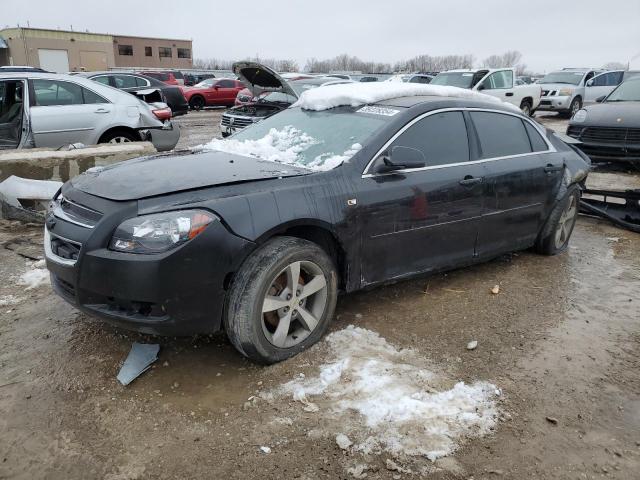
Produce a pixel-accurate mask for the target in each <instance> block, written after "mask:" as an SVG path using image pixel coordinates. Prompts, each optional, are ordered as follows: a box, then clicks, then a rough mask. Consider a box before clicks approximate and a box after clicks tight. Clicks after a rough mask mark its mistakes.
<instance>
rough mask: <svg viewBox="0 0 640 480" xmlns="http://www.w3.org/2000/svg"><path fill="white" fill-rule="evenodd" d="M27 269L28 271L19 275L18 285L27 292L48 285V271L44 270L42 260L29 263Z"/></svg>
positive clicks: (44, 266)
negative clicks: (22, 286) (24, 287)
mask: <svg viewBox="0 0 640 480" xmlns="http://www.w3.org/2000/svg"><path fill="white" fill-rule="evenodd" d="M28 267H29V269H28V270H27V271H26V272H24V273H23V274H22V275H20V278H19V279H18V284H19V285H24V286H26V289H27V290H31V289H33V288H38V287H40V286H42V285H46V284H48V283H49V270H47V269H46V265H45V261H44V260H38V261H37V262H33V263H29V264H28Z"/></svg>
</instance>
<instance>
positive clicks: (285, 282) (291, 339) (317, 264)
mask: <svg viewBox="0 0 640 480" xmlns="http://www.w3.org/2000/svg"><path fill="white" fill-rule="evenodd" d="M296 277H297V278H296ZM337 296H338V280H337V273H336V267H335V265H334V263H333V260H332V259H331V258H330V257H329V255H327V253H326V252H325V251H324V250H323V249H322V248H321V247H319V246H318V245H317V244H315V243H313V242H309V241H307V240H302V239H299V238H294V237H276V238H274V239H272V240H269V241H268V242H267V243H265V244H264V245H263V246H261V247H260V248H259V249H258V250H256V251H255V252H253V253H252V254H251V255H250V256H249V258H247V260H246V261H245V262H244V264H243V265H242V267H241V268H240V270H239V271H238V272H237V274H236V275H235V277H234V279H233V281H232V284H231V288H230V290H229V293H228V297H227V305H226V309H225V316H224V325H225V330H226V332H227V335H228V337H229V339H230V340H231V343H232V344H233V345H234V346H235V347H236V349H237V350H238V351H239V352H240V353H242V354H243V355H245V356H246V357H248V358H249V359H251V360H253V361H255V362H259V363H264V364H271V363H276V362H280V361H282V360H285V359H287V358H289V357H291V356H293V355H296V354H297V353H299V352H301V351H303V350H305V349H306V348H308V347H310V346H311V345H313V344H314V343H316V342H317V341H318V340H320V338H322V336H323V335H324V333H325V332H326V330H327V328H328V327H329V323H330V321H331V318H332V317H333V312H334V310H335V306H336V301H337Z"/></svg>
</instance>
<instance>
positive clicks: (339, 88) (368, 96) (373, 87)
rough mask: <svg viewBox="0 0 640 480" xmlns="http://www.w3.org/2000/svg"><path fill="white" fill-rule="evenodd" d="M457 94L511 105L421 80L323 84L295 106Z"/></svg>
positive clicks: (314, 107) (322, 106) (317, 107)
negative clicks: (415, 81)
mask: <svg viewBox="0 0 640 480" xmlns="http://www.w3.org/2000/svg"><path fill="white" fill-rule="evenodd" d="M421 95H425V96H439V97H458V98H466V99H470V100H479V101H483V102H493V103H498V104H501V105H511V104H508V103H505V102H502V100H500V99H499V98H496V97H492V96H491V95H485V94H484V93H479V92H476V91H473V90H467V89H464V88H458V87H449V86H443V85H425V84H420V83H400V82H370V83H343V84H339V85H326V86H323V87H322V88H315V89H313V90H307V91H305V92H303V93H302V95H300V98H299V99H298V101H297V102H296V103H295V104H294V105H293V106H294V107H301V108H303V109H305V110H315V111H320V110H328V109H330V108H334V107H339V106H343V105H346V106H352V107H357V106H359V105H366V104H369V103H376V102H380V101H383V100H389V99H391V98H397V97H415V96H421Z"/></svg>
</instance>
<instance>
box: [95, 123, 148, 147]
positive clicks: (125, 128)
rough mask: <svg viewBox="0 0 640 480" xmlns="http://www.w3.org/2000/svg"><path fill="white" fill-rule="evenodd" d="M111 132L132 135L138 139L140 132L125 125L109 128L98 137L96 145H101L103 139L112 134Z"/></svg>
mask: <svg viewBox="0 0 640 480" xmlns="http://www.w3.org/2000/svg"><path fill="white" fill-rule="evenodd" d="M113 132H127V133H131V134H133V135H134V136H137V137H138V138H139V137H140V132H139V131H138V130H136V129H135V128H132V127H128V126H126V125H116V126H114V127H109V128H107V129H106V130H105V131H104V132H102V133H101V134H100V136H99V137H98V143H102V141H103V139H104V138H105V137H106V136H107V135H108V134H110V133H113ZM141 140H142V139H141Z"/></svg>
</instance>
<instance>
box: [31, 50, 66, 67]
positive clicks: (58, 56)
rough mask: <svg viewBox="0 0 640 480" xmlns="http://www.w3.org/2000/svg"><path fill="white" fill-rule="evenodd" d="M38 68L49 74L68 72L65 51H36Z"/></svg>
mask: <svg viewBox="0 0 640 480" xmlns="http://www.w3.org/2000/svg"><path fill="white" fill-rule="evenodd" d="M38 58H39V59H40V68H43V69H45V70H47V71H49V72H57V73H66V72H68V71H69V54H68V53H67V51H66V50H48V49H46V48H39V49H38Z"/></svg>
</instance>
